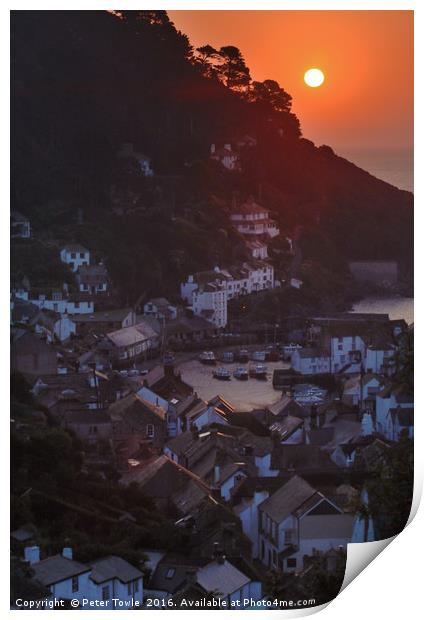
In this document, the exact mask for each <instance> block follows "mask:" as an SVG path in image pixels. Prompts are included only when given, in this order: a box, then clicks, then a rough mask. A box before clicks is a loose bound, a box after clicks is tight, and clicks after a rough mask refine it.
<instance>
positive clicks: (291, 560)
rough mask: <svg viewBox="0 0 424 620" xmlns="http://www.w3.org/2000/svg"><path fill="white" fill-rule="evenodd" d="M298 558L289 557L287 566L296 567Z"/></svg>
mask: <svg viewBox="0 0 424 620" xmlns="http://www.w3.org/2000/svg"><path fill="white" fill-rule="evenodd" d="M296 564H297V562H296V558H287V568H296Z"/></svg>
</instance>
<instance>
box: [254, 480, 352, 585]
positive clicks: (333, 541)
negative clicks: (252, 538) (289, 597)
mask: <svg viewBox="0 0 424 620" xmlns="http://www.w3.org/2000/svg"><path fill="white" fill-rule="evenodd" d="M258 511H259V525H258V527H259V559H260V560H261V562H262V563H263V564H264V565H265V566H267V567H268V568H269V569H275V570H280V571H282V572H284V573H293V572H297V571H299V570H302V569H303V567H304V565H303V562H304V556H311V555H313V554H314V553H316V551H320V552H325V551H328V550H330V549H331V548H337V547H340V546H342V547H346V546H347V544H348V542H350V540H351V537H352V531H353V520H354V515H352V514H349V513H344V512H343V510H342V509H341V508H340V507H339V506H338V505H336V504H335V503H334V502H333V501H332V500H330V499H329V498H328V497H326V496H325V495H323V494H322V493H321V492H320V491H317V490H316V489H315V488H313V487H312V486H311V485H310V484H308V483H307V482H306V481H305V480H304V479H303V478H301V477H300V476H297V475H294V476H293V477H292V478H291V479H290V480H289V481H288V482H286V483H285V484H283V485H282V486H281V487H280V488H279V489H278V490H277V491H276V492H275V493H273V494H272V495H270V497H268V498H267V499H265V500H264V501H263V502H262V503H261V504H260V505H259V507H258Z"/></svg>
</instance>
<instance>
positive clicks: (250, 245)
mask: <svg viewBox="0 0 424 620" xmlns="http://www.w3.org/2000/svg"><path fill="white" fill-rule="evenodd" d="M245 246H246V248H247V249H248V250H249V252H250V253H251V256H252V258H256V259H258V260H266V259H267V258H268V245H267V244H266V243H265V242H264V241H259V239H253V240H250V239H249V240H247V241H246V242H245Z"/></svg>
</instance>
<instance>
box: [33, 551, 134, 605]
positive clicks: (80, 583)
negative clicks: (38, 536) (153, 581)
mask: <svg viewBox="0 0 424 620" xmlns="http://www.w3.org/2000/svg"><path fill="white" fill-rule="evenodd" d="M72 556H73V553H72V549H71V548H70V547H65V548H64V549H63V551H62V554H58V555H53V556H50V557H47V558H45V559H43V560H41V559H40V549H39V547H36V546H34V547H26V548H25V560H26V561H27V562H29V564H30V566H31V569H32V571H33V573H34V579H35V580H36V581H38V582H39V583H41V584H42V585H43V586H45V587H46V588H47V589H48V590H50V593H51V596H50V597H49V599H53V600H54V599H56V600H71V599H72V600H77V601H79V603H80V605H79V608H80V609H84V608H86V609H95V608H96V607H98V606H99V603H100V605H101V607H103V608H107V609H122V604H123V605H124V608H130V609H131V608H134V607H141V606H142V604H143V573H142V572H141V571H140V570H139V569H138V568H136V567H135V566H132V565H131V564H129V562H127V561H126V560H124V559H122V558H120V557H119V556H115V555H110V556H107V557H105V558H100V559H98V560H94V561H92V562H86V563H82V562H77V561H75V560H74V559H73V557H72ZM49 599H48V600H49ZM118 601H119V603H121V602H122V604H121V605H120V604H118Z"/></svg>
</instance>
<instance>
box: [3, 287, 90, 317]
mask: <svg viewBox="0 0 424 620" xmlns="http://www.w3.org/2000/svg"><path fill="white" fill-rule="evenodd" d="M12 295H13V297H14V298H15V300H18V299H20V300H22V301H28V302H30V303H32V304H34V305H35V306H37V307H38V308H40V309H41V310H52V311H53V312H58V313H59V314H86V313H92V312H93V311H94V303H93V299H92V297H91V296H90V295H87V294H85V293H76V294H71V293H69V290H68V286H67V284H63V285H62V286H60V287H59V286H58V287H50V288H34V287H33V288H31V289H29V288H22V287H21V288H14V289H12Z"/></svg>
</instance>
